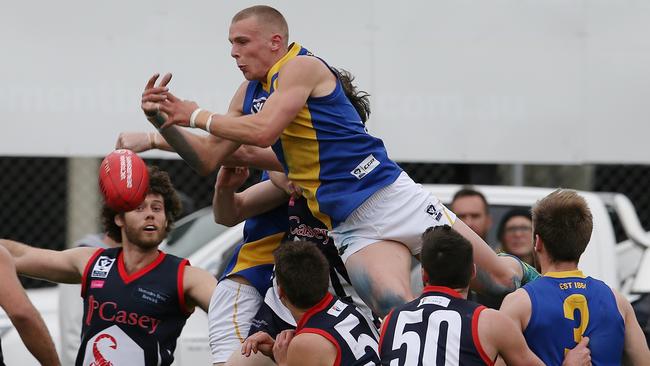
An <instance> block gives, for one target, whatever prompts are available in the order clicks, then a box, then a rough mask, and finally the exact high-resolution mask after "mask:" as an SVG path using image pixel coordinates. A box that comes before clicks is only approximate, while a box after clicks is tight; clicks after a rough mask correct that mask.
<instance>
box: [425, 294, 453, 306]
mask: <svg viewBox="0 0 650 366" xmlns="http://www.w3.org/2000/svg"><path fill="white" fill-rule="evenodd" d="M450 301H451V300H449V299H448V298H446V297H444V296H427V297H425V298H422V300H420V303H419V304H418V307H420V306H422V305H438V306H442V307H444V308H446V307H447V306H449V302H450Z"/></svg>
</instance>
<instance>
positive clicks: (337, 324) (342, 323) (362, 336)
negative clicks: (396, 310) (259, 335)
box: [296, 293, 379, 366]
mask: <svg viewBox="0 0 650 366" xmlns="http://www.w3.org/2000/svg"><path fill="white" fill-rule="evenodd" d="M302 333H315V334H319V335H321V336H323V337H325V338H326V339H327V340H329V341H330V342H332V344H334V346H335V347H336V349H337V352H338V354H337V356H336V361H335V362H334V365H335V366H338V365H346V366H347V365H379V353H378V343H377V342H378V340H379V334H378V333H377V329H376V328H375V326H374V325H373V324H372V322H371V321H370V320H369V319H367V318H366V317H365V316H363V314H361V312H359V310H358V309H357V308H356V307H355V306H354V305H351V304H348V303H345V302H343V301H342V300H341V299H339V298H338V297H336V296H332V294H330V293H328V294H327V295H326V296H325V297H324V298H323V300H321V301H320V302H319V303H318V304H316V305H315V306H313V307H312V308H310V309H309V310H307V312H305V314H304V315H303V316H302V318H301V319H300V321H299V322H298V327H297V328H296V335H298V334H302Z"/></svg>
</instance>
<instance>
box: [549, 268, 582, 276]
mask: <svg viewBox="0 0 650 366" xmlns="http://www.w3.org/2000/svg"><path fill="white" fill-rule="evenodd" d="M544 277H553V278H568V277H579V278H586V276H585V275H584V274H583V273H582V271H581V270H579V269H576V270H575V271H561V272H546V273H544Z"/></svg>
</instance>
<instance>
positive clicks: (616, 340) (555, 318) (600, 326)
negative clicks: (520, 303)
mask: <svg viewBox="0 0 650 366" xmlns="http://www.w3.org/2000/svg"><path fill="white" fill-rule="evenodd" d="M523 289H524V290H525V291H526V292H527V293H528V296H529V297H530V303H531V316H530V320H529V322H528V325H527V326H526V329H525V330H524V337H525V338H526V342H527V343H528V346H529V347H530V349H531V350H532V351H533V352H534V353H535V354H536V355H537V356H538V357H539V358H541V359H542V361H544V363H545V364H547V365H561V364H562V361H563V360H564V351H565V349H571V348H574V347H575V346H576V344H577V343H578V342H579V341H580V340H581V339H582V336H583V335H585V336H587V337H589V349H590V350H591V362H592V364H594V365H620V364H621V358H622V357H623V343H624V339H625V323H624V321H623V317H622V316H621V313H620V312H619V310H618V307H617V306H616V298H615V297H614V293H613V292H612V290H611V289H610V288H609V286H607V285H606V284H605V283H604V282H602V281H599V280H597V279H595V278H592V277H585V276H584V275H583V274H582V272H581V271H564V272H547V273H545V274H544V276H543V277H540V278H538V279H537V280H535V281H533V282H531V283H528V284H526V285H525V286H524V287H523Z"/></svg>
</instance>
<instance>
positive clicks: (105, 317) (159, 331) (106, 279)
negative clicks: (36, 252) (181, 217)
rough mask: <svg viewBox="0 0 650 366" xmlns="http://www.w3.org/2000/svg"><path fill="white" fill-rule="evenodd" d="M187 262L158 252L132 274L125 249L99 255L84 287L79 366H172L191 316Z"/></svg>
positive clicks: (93, 259) (86, 272)
mask: <svg viewBox="0 0 650 366" xmlns="http://www.w3.org/2000/svg"><path fill="white" fill-rule="evenodd" d="M186 265H189V263H188V261H187V259H182V258H178V257H176V256H173V255H171V254H166V253H164V252H159V254H158V257H157V258H156V260H154V261H153V262H152V263H151V264H149V265H148V266H146V267H145V268H143V269H141V270H140V271H138V272H135V273H132V274H127V273H126V270H125V267H124V259H123V253H122V249H121V248H112V249H98V250H97V251H96V252H95V253H94V254H93V256H92V257H91V258H90V260H89V261H88V263H87V264H86V268H85V270H84V275H83V277H82V283H81V296H82V297H83V299H84V316H83V324H82V330H81V346H80V347H79V353H78V354H77V360H76V365H77V366H81V365H83V366H89V365H133V366H144V365H147V366H148V365H171V364H172V362H173V361H174V349H175V348H176V339H177V338H178V336H179V335H180V333H181V330H182V329H183V326H184V325H185V321H186V320H187V318H188V317H189V315H190V312H189V311H188V310H187V308H186V306H185V296H184V292H183V273H184V272H183V271H184V267H185V266H186Z"/></svg>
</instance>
